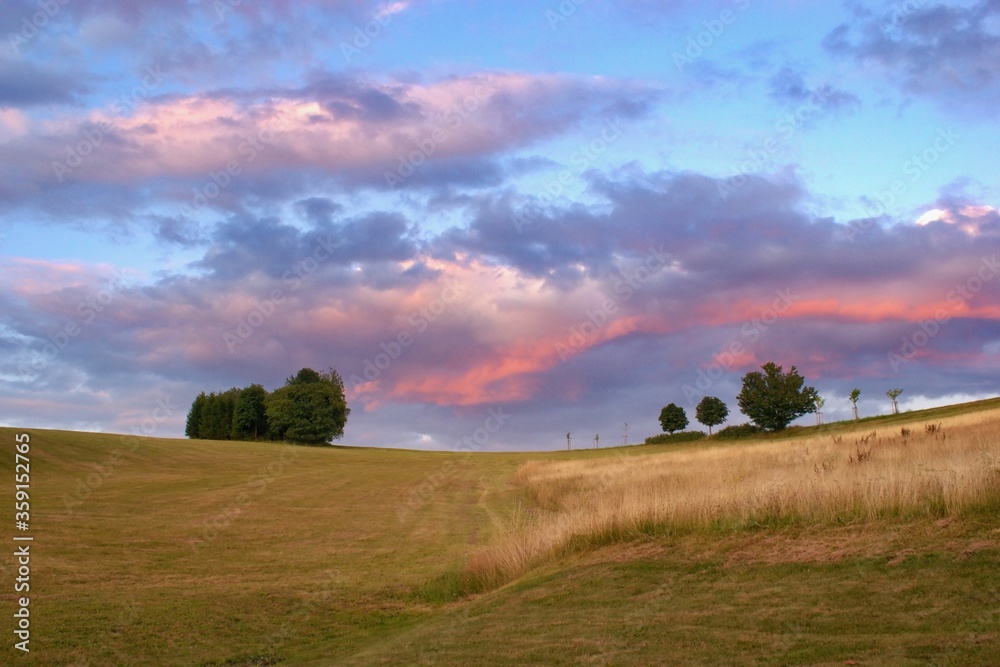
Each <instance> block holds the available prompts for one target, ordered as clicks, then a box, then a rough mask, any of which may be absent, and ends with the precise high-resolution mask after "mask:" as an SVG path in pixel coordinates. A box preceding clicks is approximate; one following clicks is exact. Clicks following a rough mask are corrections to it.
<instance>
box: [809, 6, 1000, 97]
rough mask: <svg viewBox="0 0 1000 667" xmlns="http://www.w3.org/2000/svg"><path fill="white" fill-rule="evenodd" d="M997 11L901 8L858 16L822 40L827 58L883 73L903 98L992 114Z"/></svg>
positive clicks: (999, 59) (998, 51)
mask: <svg viewBox="0 0 1000 667" xmlns="http://www.w3.org/2000/svg"><path fill="white" fill-rule="evenodd" d="M998 18H1000V5H998V4H997V3H996V2H995V1H994V0H981V1H980V2H976V3H973V4H971V5H968V6H953V5H945V4H925V3H899V4H897V5H894V6H893V8H892V9H890V10H889V11H887V12H884V13H882V14H878V15H866V14H859V15H858V16H856V18H855V19H854V20H853V21H852V22H850V23H845V24H842V25H840V26H838V27H837V28H836V29H834V30H833V31H832V32H830V33H829V34H828V35H827V37H826V39H825V40H824V45H825V47H826V48H827V50H829V51H830V52H831V53H833V54H835V55H839V56H844V57H849V58H853V59H855V60H857V61H859V62H862V63H871V64H875V65H878V66H880V67H881V68H882V71H883V72H884V75H885V77H886V78H888V79H889V80H891V81H893V82H898V85H899V86H900V87H901V88H902V89H903V90H904V91H906V92H908V93H911V94H914V95H918V96H925V97H930V98H933V99H935V100H937V102H938V103H939V104H941V105H942V106H945V107H948V108H952V107H959V108H964V109H968V110H973V111H976V112H978V113H980V114H982V113H983V112H992V110H993V108H994V107H995V106H996V104H997V102H998V100H1000V30H998V29H997V19H998Z"/></svg>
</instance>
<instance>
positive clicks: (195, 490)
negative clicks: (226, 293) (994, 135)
mask: <svg viewBox="0 0 1000 667" xmlns="http://www.w3.org/2000/svg"><path fill="white" fill-rule="evenodd" d="M928 425H931V426H934V427H935V428H934V430H933V431H929V430H928V429H927V426H928ZM903 428H908V429H909V430H910V433H909V434H907V435H905V436H904V435H903V434H902V433H901V429H903ZM872 431H875V432H876V435H875V436H873V437H870V438H869V440H867V441H866V442H864V443H862V442H861V439H862V438H864V437H867V436H868V434H870V433H871V432H872ZM24 432H26V433H29V434H30V436H31V452H30V456H31V486H32V489H31V494H32V495H31V501H32V507H31V513H32V517H31V518H32V530H31V534H32V535H33V536H34V538H35V541H34V542H33V543H32V562H31V567H32V570H31V605H30V609H31V630H32V640H31V653H30V654H28V655H21V654H20V652H18V651H15V650H14V649H13V647H12V645H13V642H14V639H13V635H12V633H11V632H10V631H11V630H13V627H14V625H13V618H12V616H11V614H12V613H13V610H14V609H15V606H14V604H15V603H14V600H15V599H16V596H15V594H14V593H13V592H9V593H8V595H7V596H6V598H5V599H6V600H7V606H6V608H7V609H8V610H9V611H8V612H6V613H5V614H3V616H4V617H5V618H7V619H8V620H7V621H6V622H7V623H9V624H10V626H9V629H8V630H5V631H4V633H5V634H6V636H8V638H9V640H8V642H6V643H5V645H4V646H3V648H2V650H0V656H2V658H0V662H2V663H4V664H24V665H80V666H83V665H247V666H249V665H270V664H283V665H433V664H449V665H451V664H454V665H476V664H488V665H524V664H555V665H575V664H585V665H628V664H671V665H675V664H680V665H684V664H691V665H697V664H734V665H800V664H805V665H843V664H861V665H885V664H887V665H925V664H935V665H984V664H991V662H995V659H996V655H997V650H998V648H1000V548H998V546H1000V463H998V461H1000V435H998V434H1000V401H991V402H981V403H978V404H968V405H966V406H954V407H951V408H943V409H940V410H935V411H924V412H921V413H908V414H903V415H897V416H893V417H888V418H883V419H872V420H865V421H862V422H860V423H858V424H854V423H847V424H831V425H828V426H824V427H820V428H817V429H801V430H796V431H794V432H793V433H790V434H786V435H783V436H781V437H779V438H771V439H762V440H759V441H758V440H754V441H750V442H735V443H726V444H724V443H718V442H714V441H712V440H707V441H702V442H697V443H690V444H686V445H681V446H639V447H630V448H622V449H605V450H600V451H593V450H589V451H580V452H572V453H564V452H552V453H544V454H473V455H470V454H460V453H419V452H406V451H400V450H382V449H378V450H376V449H358V448H345V447H332V448H331V447H327V448H311V447H291V446H282V445H274V444H247V443H223V442H205V441H194V442H192V441H185V440H167V439H138V440H129V439H122V438H120V437H118V436H109V435H94V434H80V433H68V432H57V431H42V430H31V429H0V441H2V442H5V443H6V445H5V447H4V451H5V452H7V454H5V455H4V456H3V457H2V463H0V470H2V471H3V477H4V478H5V479H7V480H8V482H7V483H5V484H3V485H2V486H0V495H2V496H3V497H4V498H6V499H7V502H6V503H5V505H6V506H7V507H9V508H10V510H9V511H10V517H9V520H10V522H11V529H10V533H9V534H11V535H13V534H14V533H15V532H16V531H15V530H14V529H13V521H14V517H13V486H14V482H13V475H14V470H13V468H14V456H13V444H14V436H15V434H17V433H24ZM904 441H905V442H904ZM859 449H861V450H862V452H864V451H866V450H869V449H870V450H871V455H870V457H866V458H865V459H864V460H863V461H861V462H857V458H858V450H859ZM852 458H853V459H854V462H852V461H851V459H852ZM824 464H825V467H824ZM15 566H16V561H15V559H14V557H13V556H8V557H5V558H2V559H0V576H2V577H3V578H4V579H5V580H6V581H7V582H8V584H6V585H7V586H9V588H8V589H7V590H8V591H12V588H13V580H14V577H15V576H16V574H15Z"/></svg>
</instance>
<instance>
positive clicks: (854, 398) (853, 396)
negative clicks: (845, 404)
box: [851, 389, 861, 421]
mask: <svg viewBox="0 0 1000 667" xmlns="http://www.w3.org/2000/svg"><path fill="white" fill-rule="evenodd" d="M859 398H861V390H860V389H853V390H852V391H851V403H853V404H854V421H858V399H859Z"/></svg>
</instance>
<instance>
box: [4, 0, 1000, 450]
mask: <svg viewBox="0 0 1000 667" xmlns="http://www.w3.org/2000/svg"><path fill="white" fill-rule="evenodd" d="M0 37H2V41H0V158H2V159H0V423H2V424H6V425H13V426H19V427H36V428H60V429H76V430H88V431H102V432H111V433H139V434H145V435H155V436H162V437H181V436H183V431H184V421H185V416H186V413H187V410H188V408H189V407H190V405H191V401H192V400H193V399H194V397H195V396H196V395H197V394H198V393H199V392H201V391H221V390H225V389H228V388H230V387H233V386H240V387H242V386H246V385H248V384H251V383H260V384H263V385H264V386H265V387H266V388H267V389H269V390H273V389H275V388H277V387H279V386H281V385H282V384H283V383H284V380H285V379H286V378H287V377H288V376H290V375H293V374H294V373H295V372H296V371H297V370H298V369H300V368H303V367H311V368H314V369H317V370H326V369H328V368H331V367H332V368H335V369H336V370H337V371H338V372H339V373H340V374H341V376H342V377H343V378H344V380H345V384H346V390H347V400H348V405H349V407H350V408H351V410H352V411H351V414H350V417H349V420H348V423H347V427H346V429H345V436H344V439H343V441H342V442H343V444H347V445H363V446H379V447H406V448H415V449H437V450H449V449H458V448H465V449H468V448H470V447H471V448H473V449H477V450H482V451H494V450H549V449H560V448H565V446H566V434H567V433H568V432H569V433H571V434H572V438H573V446H574V447H591V446H594V439H595V436H598V435H599V437H600V440H599V444H605V445H607V444H620V443H621V442H623V441H624V440H627V441H628V442H630V443H634V442H641V441H642V440H643V439H644V438H645V437H647V436H650V435H654V434H656V433H658V432H659V430H660V427H659V423H658V416H659V412H660V409H661V408H662V407H663V406H664V405H666V404H668V403H671V402H673V403H676V404H678V405H680V406H681V407H683V408H685V409H686V410H687V412H688V415H689V418H690V419H691V426H692V427H698V424H696V423H695V420H694V408H695V406H696V405H697V403H698V401H700V400H701V398H702V397H703V396H706V395H710V396H717V397H719V398H721V399H722V400H723V401H725V402H726V403H727V404H728V406H729V408H730V411H731V414H730V418H729V422H728V423H729V424H737V423H743V422H745V421H746V418H745V417H744V416H743V415H742V414H740V413H739V408H738V405H737V402H736V395H737V394H738V392H739V389H740V380H741V378H742V376H743V375H744V374H745V373H747V372H748V371H752V370H757V369H758V368H759V367H760V366H761V365H762V364H764V363H765V362H769V361H773V362H775V363H778V364H780V365H782V366H783V367H784V369H785V370H788V369H790V368H791V367H792V366H794V367H796V368H797V369H798V371H799V372H800V373H801V374H802V375H803V376H804V377H805V378H806V382H807V384H809V385H811V386H814V387H816V389H817V390H818V391H819V393H820V394H821V395H822V396H823V397H824V398H825V399H826V404H825V407H824V410H823V412H824V417H825V419H826V421H828V422H829V421H833V420H837V419H847V418H850V416H851V404H850V401H849V400H848V395H849V394H850V392H851V390H852V389H854V388H859V389H860V390H861V399H860V401H859V408H860V412H861V414H862V415H873V414H884V413H887V412H888V411H889V410H890V403H889V399H888V398H887V397H886V391H887V390H889V389H892V388H897V387H898V388H901V389H903V394H902V396H901V397H900V407H901V409H903V410H908V409H917V408H922V407H928V406H932V405H941V404H947V403H951V402H956V401H962V400H972V399H976V398H985V397H991V396H995V395H997V394H1000V373H998V371H1000V279H998V274H1000V264H998V263H997V255H998V254H1000V214H998V210H997V207H998V206H1000V191H998V183H1000V161H998V160H997V156H998V155H1000V125H998V116H997V113H996V109H997V108H998V104H1000V1H998V0H975V1H969V2H948V3H940V2H933V1H930V0H924V1H920V0H898V1H897V2H895V3H890V2H867V1H861V0H852V1H850V2H844V3H838V2H829V3H827V2H824V3H820V2H807V1H806V0H773V1H772V2H761V1H757V0H702V1H700V2H695V1H694V0H661V1H658V2H654V1H652V0H621V1H618V2H610V1H605V0H561V1H556V0H551V1H537V0H536V1H533V2H524V1H521V0H511V1H509V2H504V3H488V2H479V1H476V0H395V1H388V2H367V1H364V0H357V1H349V0H299V1H297V2H289V1H288V0H199V1H195V0H148V1H147V2H141V3H140V2H132V1H131V0H44V1H41V2H39V1H38V0H5V2H4V11H3V12H2V13H0ZM797 423H802V424H810V423H815V416H813V415H807V416H805V417H802V418H801V419H800V420H799V422H797ZM626 424H627V425H628V431H627V432H626V431H625V425H626Z"/></svg>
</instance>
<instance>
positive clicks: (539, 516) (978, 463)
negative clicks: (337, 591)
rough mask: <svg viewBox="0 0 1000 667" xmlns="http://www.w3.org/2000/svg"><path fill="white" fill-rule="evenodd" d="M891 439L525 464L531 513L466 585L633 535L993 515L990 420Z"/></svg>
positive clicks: (996, 422) (998, 457)
mask: <svg viewBox="0 0 1000 667" xmlns="http://www.w3.org/2000/svg"><path fill="white" fill-rule="evenodd" d="M892 428H893V429H894V430H892V431H888V430H880V429H877V428H876V430H875V431H874V432H872V431H871V430H867V431H866V430H858V431H856V432H846V433H843V434H842V435H839V436H836V437H831V436H816V437H811V438H804V439H799V440H779V441H773V442H763V443H755V444H725V445H718V446H707V447H706V446H702V447H697V448H689V449H684V450H681V451H676V452H666V453H659V454H648V455H630V456H629V455H624V454H622V453H620V454H618V455H617V456H615V457H611V458H603V459H588V460H569V461H531V462H528V463H525V464H523V465H522V466H521V467H520V468H519V469H518V471H517V472H516V474H515V481H516V482H517V483H518V484H521V485H523V486H524V487H525V488H526V489H527V491H528V492H529V493H530V495H531V496H532V497H533V498H534V499H535V500H536V501H537V503H538V505H539V506H540V507H541V508H542V509H541V511H540V512H538V513H536V514H535V515H533V516H527V515H526V514H523V513H522V514H521V515H520V516H515V518H514V520H513V521H512V522H511V524H510V525H509V526H507V528H506V530H505V531H504V532H503V534H501V535H499V536H498V537H497V539H496V540H495V541H494V542H493V543H492V544H491V545H490V546H489V547H487V548H486V549H484V550H483V551H481V552H480V553H478V554H476V555H475V556H474V557H473V559H472V560H471V562H470V563H469V565H468V567H467V571H466V576H467V577H468V578H470V579H471V580H472V581H473V582H474V586H475V587H477V588H491V587H494V586H496V585H499V584H502V583H504V582H506V581H509V580H510V579H512V578H514V577H516V576H518V575H520V574H521V573H523V572H525V571H526V570H527V569H528V568H530V567H532V566H533V565H535V564H537V563H539V562H540V561H542V560H544V559H546V558H548V557H551V556H552V555H554V554H556V553H558V552H560V551H562V550H565V549H566V548H568V547H570V546H573V545H587V544H602V543H607V542H612V541H617V540H621V539H628V538H629V537H631V536H635V535H639V534H650V533H671V532H682V531H692V530H695V531H696V530H708V531H711V530H719V529H739V528H743V527H751V526H755V525H761V526H768V525H770V526H774V525H782V524H788V523H795V522H802V523H822V522H830V523H843V522H849V521H857V520H865V519H879V518H887V517H893V516H907V515H920V514H924V515H929V516H943V515H949V514H957V513H960V512H962V511H963V510H965V509H968V508H973V507H984V506H987V507H989V506H995V507H1000V411H991V412H987V413H975V414H970V415H962V416H958V417H954V418H950V419H944V420H941V421H940V422H935V423H933V424H925V423H922V422H916V423H909V424H897V425H894V426H893V427H892ZM904 429H906V430H904Z"/></svg>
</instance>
